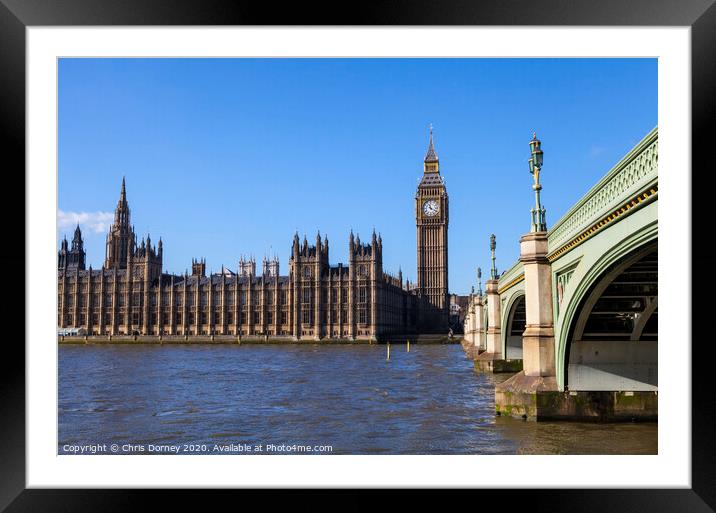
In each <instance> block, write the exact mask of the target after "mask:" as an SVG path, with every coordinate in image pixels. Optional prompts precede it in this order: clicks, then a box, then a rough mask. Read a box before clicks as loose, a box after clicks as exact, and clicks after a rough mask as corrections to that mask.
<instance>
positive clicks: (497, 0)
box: [0, 0, 716, 513]
mask: <svg viewBox="0 0 716 513" xmlns="http://www.w3.org/2000/svg"><path fill="white" fill-rule="evenodd" d="M714 1H715V0H682V1H676V0H672V1H669V0H632V1H629V2H625V1H624V0H606V1H601V2H595V1H594V0H551V1H547V0H489V1H482V2H477V1H469V0H443V1H441V2H428V1H427V0H413V1H411V0H402V1H395V2H390V3H388V2H385V3H377V2H362V3H360V4H346V5H344V6H343V8H340V6H339V3H332V4H322V3H313V4H306V3H302V2H296V3H292V4H287V5H285V6H280V7H278V6H276V5H274V4H272V3H268V2H264V3H259V2H238V1H233V2H232V1H228V0H227V1H223V0H222V1H219V0H174V1H172V2H169V1H154V2H151V1H148V0H123V1H108V0H105V1H103V2H100V1H99V0H0V75H2V78H1V80H0V127H1V130H2V141H3V143H4V144H2V146H3V147H4V150H3V159H2V163H3V167H2V169H3V173H2V176H3V185H4V187H3V189H4V192H5V194H3V197H4V199H3V203H2V204H3V206H5V207H6V208H8V204H9V202H10V200H11V197H15V198H17V200H19V201H22V198H24V195H23V194H20V193H19V191H20V190H22V191H25V183H24V169H25V112H26V111H25V55H26V54H25V51H26V48H25V29H26V27H29V26H62V25H73V26H81V25H195V26H196V25H451V26H458V25H532V26H538V25H546V26H550V25H574V26H591V25H607V26H615V25H620V26H627V25H638V26H688V27H691V45H692V46H691V50H692V62H691V72H692V162H693V165H692V170H693V171H692V174H691V178H692V187H693V190H695V191H714V190H716V188H715V187H714V182H715V181H716V180H715V179H714V173H713V172H708V171H710V170H709V168H708V164H707V159H709V153H710V150H711V147H712V146H713V139H711V134H712V133H713V131H712V130H711V131H709V130H708V128H713V125H714V123H715V121H716V4H714ZM345 7H351V8H348V9H346V8H345ZM709 160H711V161H712V162H711V167H713V160H714V159H709ZM697 170H698V171H697ZM682 172H683V173H684V174H685V176H687V174H688V170H683V171H682ZM10 179H14V181H15V183H12V184H10V183H9V181H10ZM10 187H11V188H12V189H8V188H10ZM9 190H12V191H14V192H12V194H8V191H9ZM692 197H693V201H692V205H691V214H692V223H693V227H692V230H693V232H692V233H693V236H692V240H693V241H697V240H698V234H705V233H708V232H709V230H708V229H707V223H708V220H710V219H711V218H712V217H713V215H712V212H711V211H710V209H709V207H710V203H711V202H710V201H708V200H706V198H705V197H694V196H693V194H692ZM699 200H700V201H699ZM17 208H18V209H19V206H18V207H17ZM684 208H688V206H686V205H684ZM14 211H17V210H14ZM23 212H24V209H23ZM661 215H668V212H662V213H661ZM8 225H10V226H7V227H5V229H4V232H5V243H6V246H5V248H4V249H5V250H4V251H3V252H2V255H3V257H2V262H3V264H4V269H23V271H25V272H27V269H26V264H25V251H24V249H23V248H24V246H23V244H22V243H21V242H20V241H23V240H24V237H25V226H24V223H23V224H21V223H20V222H19V221H17V222H14V223H8ZM699 228H701V229H699ZM683 249H684V259H685V260H686V259H688V258H689V256H690V257H691V264H692V269H693V270H694V271H693V272H694V274H695V272H696V270H697V269H711V268H712V267H711V266H712V265H713V264H714V263H715V261H716V256H714V253H713V252H710V251H709V249H708V245H700V244H694V245H693V247H692V248H683ZM689 249H691V251H692V253H691V255H689ZM25 272H23V273H17V272H10V273H7V276H6V277H3V281H4V282H5V285H6V286H7V287H10V288H11V289H12V290H16V291H18V293H19V291H20V290H24V285H25V283H24V279H23V278H24V275H25ZM705 274H709V275H711V273H710V272H706V273H705ZM666 279H680V280H688V281H689V283H691V279H692V277H691V276H690V275H688V273H687V272H685V271H684V270H674V274H673V275H671V276H669V277H667V278H666ZM708 279H710V280H712V278H708ZM697 289H698V288H696V287H694V288H692V289H691V290H693V293H692V294H693V295H692V298H691V301H692V320H691V321H692V331H691V334H689V333H688V329H687V326H686V324H685V331H684V334H685V336H684V340H681V341H672V342H671V343H672V344H673V346H674V349H673V350H683V347H688V342H689V337H690V336H691V337H692V339H694V340H695V339H696V336H695V335H696V334H698V333H705V334H707V333H708V331H707V330H708V327H707V325H706V321H707V320H708V319H709V318H710V316H709V314H710V313H711V312H710V302H709V301H708V300H702V301H699V298H698V297H697V296H696V294H697V293H698V292H697ZM700 293H701V294H705V293H708V292H707V291H706V292H700ZM7 297H8V294H3V299H2V301H3V305H2V306H3V313H4V314H5V315H4V316H3V320H4V322H5V323H6V325H13V326H18V325H20V322H19V321H17V319H19V318H21V317H22V318H23V319H24V318H25V316H24V314H25V312H24V310H23V312H22V313H21V312H17V313H15V312H14V310H20V309H21V308H23V309H24V302H21V301H19V300H18V298H17V296H14V297H13V299H12V300H8V299H7ZM21 305H22V306H21ZM12 307H14V309H13V308H12ZM707 309H708V310H707ZM684 321H686V320H684ZM706 337H707V338H705V339H703V340H699V342H702V343H694V344H691V355H692V409H691V411H692V453H691V461H692V473H691V478H692V487H691V488H690V489H614V490H611V489H610V490H607V489H585V490H576V489H564V490H553V489H550V490H539V489H520V490H484V489H481V490H462V491H451V492H450V493H445V494H443V496H444V497H443V498H444V500H445V501H446V502H444V503H443V504H442V505H443V508H444V507H445V506H448V504H449V503H450V502H452V501H454V500H455V499H459V500H466V501H467V505H468V507H479V504H484V506H485V507H493V506H492V505H491V503H493V501H495V500H496V501H497V502H496V503H497V504H500V505H501V506H500V509H504V508H505V507H507V508H508V509H511V508H515V509H520V510H522V511H529V512H530V513H531V512H535V511H550V512H557V511H569V512H575V511H580V512H592V511H595V512H596V511H609V512H618V511H635V512H636V511H644V512H646V511H648V512H662V511H663V512H667V511H669V512H670V511H678V512H692V513H695V512H702V511H703V512H706V511H714V508H715V507H716V472H714V468H716V465H714V461H716V443H715V442H714V441H713V440H714V439H715V438H716V437H715V436H714V434H715V430H714V427H713V426H714V419H715V417H714V413H713V409H712V408H711V406H712V405H713V404H714V399H713V393H712V391H711V390H710V386H709V385H710V383H709V376H710V371H711V367H712V361H713V360H712V359H711V358H710V356H711V355H710V353H711V351H710V345H711V343H710V340H709V338H708V336H707V335H706ZM18 338H19V337H18V336H17V335H13V336H8V335H6V336H5V337H4V347H3V352H2V357H0V386H1V387H2V388H1V393H0V441H1V443H0V468H1V470H0V508H6V510H7V511H72V512H79V511H135V510H144V509H148V507H149V503H148V499H149V495H150V494H154V493H161V495H162V497H161V500H162V504H163V507H162V508H161V509H170V508H171V505H172V503H174V504H178V505H181V506H182V507H180V508H179V509H186V508H187V507H191V505H192V503H193V501H194V500H198V501H201V502H200V504H202V505H203V507H202V509H204V508H205V507H206V506H207V503H206V502H205V501H206V499H205V498H204V497H203V496H202V497H198V498H197V497H195V496H194V492H192V491H189V490H163V491H157V492H152V491H147V490H118V489H113V490H77V489H72V490H49V489H43V490H39V489H26V486H25V470H26V467H25V428H26V426H25V350H24V346H23V345H21V344H20V342H19V340H18ZM565 471H566V472H567V471H569V470H568V469H565ZM237 493H238V494H240V497H241V498H240V499H239V497H237V496H235V494H237ZM256 493H258V492H254V491H247V490H237V491H228V490H224V491H211V494H212V497H211V499H212V503H214V504H217V502H215V501H219V500H222V499H224V498H225V499H228V500H231V501H239V500H240V501H241V502H234V504H249V503H251V500H252V499H256V498H257V497H255V495H256ZM314 493H315V492H312V491H310V490H305V491H293V492H290V495H284V496H283V497H282V499H283V500H284V501H286V502H288V503H289V504H294V505H295V504H296V503H297V501H301V502H305V503H306V504H310V505H315V504H319V503H323V504H327V505H329V507H333V508H335V507H337V506H338V505H340V506H339V507H340V509H367V508H368V507H374V506H375V505H376V504H377V501H381V502H382V499H381V498H378V497H376V496H375V495H376V492H369V493H359V491H356V490H352V491H349V492H348V494H347V496H344V497H342V498H340V499H338V498H332V497H331V496H330V495H331V494H333V493H334V492H328V493H326V492H324V493H322V496H321V497H320V498H313V497H311V496H312V495H313V494H314ZM326 495H328V496H326ZM424 495H425V491H421V490H413V491H409V492H403V493H402V497H400V500H401V501H410V502H413V501H415V502H418V501H420V502H422V501H424ZM228 496H231V497H228ZM262 498H263V497H262ZM244 501H246V502H244ZM338 501H340V502H338ZM478 501H479V502H478ZM198 504H199V503H198ZM173 509H176V508H173ZM232 509H233V508H232ZM312 509H313V508H312Z"/></svg>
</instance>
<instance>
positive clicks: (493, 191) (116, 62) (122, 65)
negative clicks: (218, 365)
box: [58, 59, 658, 294]
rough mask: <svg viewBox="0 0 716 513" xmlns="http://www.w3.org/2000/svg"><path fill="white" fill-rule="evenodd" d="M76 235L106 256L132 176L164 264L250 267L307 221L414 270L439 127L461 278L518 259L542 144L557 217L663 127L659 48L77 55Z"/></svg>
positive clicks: (136, 218)
mask: <svg viewBox="0 0 716 513" xmlns="http://www.w3.org/2000/svg"><path fill="white" fill-rule="evenodd" d="M58 100H59V113H58V123H59V126H58V133H59V182H58V183H59V185H58V187H59V191H58V194H59V197H58V209H59V212H58V247H59V241H60V240H61V238H62V236H63V235H65V234H67V236H68V238H71V235H72V231H73V227H74V224H73V223H75V222H76V220H77V219H79V220H80V226H81V227H82V229H83V235H84V239H85V246H86V250H87V261H88V264H92V266H93V267H95V268H96V267H99V266H101V265H102V261H103V259H104V241H105V236H106V229H107V222H108V219H109V221H111V218H110V216H109V213H111V212H112V211H113V210H114V208H115V205H116V202H117V198H118V196H119V189H120V184H121V180H122V176H125V177H126V181H127V196H128V199H129V205H130V208H131V211H132V222H133V224H134V225H135V228H136V231H137V235H138V237H139V238H141V237H142V236H143V235H146V234H147V233H150V234H151V236H152V240H153V241H155V242H156V241H157V240H158V239H159V236H161V237H162V239H163V241H164V267H165V268H166V269H167V270H168V271H169V272H176V273H180V272H184V270H185V269H187V268H190V267H191V259H192V257H205V258H206V261H207V270H214V271H217V270H219V269H220V268H221V266H222V264H223V265H226V266H230V267H231V268H232V269H235V268H236V264H237V261H238V259H239V257H240V256H241V255H255V257H256V258H257V260H259V261H260V259H261V258H262V257H263V256H264V254H268V253H269V252H273V253H276V254H277V255H278V256H279V258H280V260H281V270H282V273H285V272H286V271H287V268H288V265H287V264H288V257H289V252H290V245H291V239H292V236H293V233H294V232H295V231H296V230H298V232H299V234H300V236H301V237H303V235H304V233H305V234H306V235H307V236H308V239H309V241H313V240H315V234H316V231H317V230H320V231H321V234H327V235H328V238H329V241H330V260H331V262H332V263H333V264H336V263H338V262H346V261H347V254H348V251H347V246H348V234H349V231H350V229H351V228H352V229H353V231H354V232H356V233H358V234H360V235H361V238H362V239H364V240H368V239H369V237H370V233H371V231H372V229H373V227H375V229H376V230H377V231H379V232H381V233H382V236H383V267H384V269H385V270H387V271H390V272H394V273H397V271H398V268H399V267H402V270H403V275H404V277H406V278H409V279H411V280H414V279H415V275H416V273H415V265H416V263H415V259H416V253H415V219H414V202H415V199H414V198H415V190H416V187H417V182H418V180H419V178H420V176H421V173H422V161H423V157H424V155H425V150H426V148H427V142H428V126H429V124H430V123H432V124H433V126H434V137H435V145H436V149H437V152H438V155H439V157H440V166H441V172H442V174H443V176H444V178H445V180H446V183H447V190H448V194H449V196H450V228H449V279H450V290H451V292H456V293H460V294H464V293H468V292H469V291H470V287H471V285H474V284H475V281H476V278H475V268H476V267H477V266H478V265H480V266H482V268H483V271H484V272H483V279H484V277H485V276H486V275H487V274H488V273H487V272H485V271H486V270H487V269H488V268H489V265H490V252H489V236H490V234H491V233H495V235H496V237H497V267H498V271H503V270H505V269H507V268H508V267H510V266H511V265H512V264H513V263H514V262H515V260H516V259H517V258H518V256H519V244H518V241H519V237H520V236H521V235H522V234H524V233H526V232H527V231H529V226H530V212H529V210H530V208H531V206H532V204H533V201H534V200H533V192H532V190H531V183H532V177H531V176H530V174H529V170H528V167H527V158H528V157H529V145H528V142H529V140H530V138H531V136H532V132H533V131H537V135H538V137H539V138H540V139H541V140H542V147H543V150H544V152H545V157H544V167H543V171H542V176H541V178H542V180H541V181H542V183H543V187H544V189H543V191H542V200H543V203H544V205H545V206H546V208H547V223H548V226H551V225H552V224H553V223H554V222H555V221H557V220H558V219H559V217H561V216H562V214H564V213H565V212H566V211H567V210H568V209H569V207H570V206H571V205H572V204H573V203H574V202H575V201H576V200H577V199H579V197H581V196H582V194H584V193H585V192H586V191H587V190H588V189H589V188H590V187H591V186H592V185H593V184H594V183H595V182H596V181H597V180H599V178H600V177H601V176H603V175H604V174H605V173H606V172H607V171H608V170H609V169H610V168H611V167H612V166H613V165H614V164H615V163H616V162H617V161H618V160H619V159H620V158H621V157H622V156H623V155H624V154H625V153H627V152H628V151H629V149H630V148H631V147H632V146H633V145H635V144H636V143H637V142H638V141H639V140H640V139H641V138H642V137H643V136H644V135H646V133H647V132H648V131H649V130H651V129H652V128H653V127H655V126H656V125H657V120H658V117H657V61H656V59H61V60H60V62H59V97H58Z"/></svg>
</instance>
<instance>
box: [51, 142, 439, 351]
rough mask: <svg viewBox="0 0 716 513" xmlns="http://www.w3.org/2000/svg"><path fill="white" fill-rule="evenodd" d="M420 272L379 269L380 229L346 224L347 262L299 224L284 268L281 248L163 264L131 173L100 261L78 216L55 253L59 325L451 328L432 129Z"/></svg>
mask: <svg viewBox="0 0 716 513" xmlns="http://www.w3.org/2000/svg"><path fill="white" fill-rule="evenodd" d="M415 205H416V208H415V216H416V226H417V277H418V279H417V284H411V283H409V282H405V283H404V282H403V277H402V273H399V274H398V276H397V277H396V276H392V275H390V274H388V273H386V272H384V271H383V241H382V239H381V237H380V236H376V234H375V231H374V232H373V234H372V237H371V240H370V242H368V243H363V242H361V240H360V238H359V237H354V235H353V233H352V232H351V234H350V236H349V241H348V248H349V253H348V255H349V257H348V259H349V262H348V265H343V264H340V263H339V264H338V265H336V266H331V265H330V263H329V259H328V238H327V237H323V238H321V236H320V234H318V235H317V236H316V241H315V244H309V243H308V241H307V239H306V238H305V237H304V239H303V241H302V242H301V241H300V240H299V237H298V234H296V235H294V238H293V244H292V246H291V256H290V258H289V263H288V267H289V269H288V275H287V276H281V275H280V273H279V262H278V259H277V258H272V259H270V260H267V259H264V260H263V262H262V264H263V265H262V269H261V272H260V273H257V272H256V262H255V261H254V260H253V259H252V260H244V259H243V258H242V259H241V260H240V262H239V265H238V268H237V270H236V271H235V272H234V271H229V270H227V269H222V272H220V273H215V274H211V275H210V276H206V263H205V261H204V260H193V261H192V272H191V275H189V274H188V273H185V274H183V275H181V274H180V275H175V274H167V273H164V272H162V258H163V251H164V249H163V243H162V240H161V239H160V240H159V242H158V243H157V245H156V246H153V245H152V242H151V239H150V237H149V236H147V238H146V240H145V239H142V241H141V243H139V244H138V243H137V240H136V236H135V233H134V229H133V227H132V225H131V223H130V211H129V205H128V203H127V196H126V190H125V183H124V179H122V189H121V193H120V197H119V202H118V203H117V208H116V210H115V213H114V222H113V224H112V226H111V227H110V230H109V233H108V235H107V243H106V254H105V261H104V265H103V266H102V268H101V269H96V270H95V269H92V268H91V267H90V268H89V269H85V251H84V248H83V242H82V233H81V231H80V227H79V225H78V226H77V229H76V230H75V234H74V238H73V240H72V246H71V248H70V247H69V246H68V242H67V239H64V240H63V241H62V243H61V248H60V251H59V254H58V279H57V286H58V319H57V321H58V327H59V328H60V329H64V328H79V329H82V330H83V331H84V332H85V333H86V334H88V335H101V336H109V335H140V336H159V335H167V336H171V335H178V336H184V337H189V336H197V335H231V336H235V337H242V336H244V337H265V338H278V339H281V338H291V339H294V340H298V339H309V340H321V339H347V340H356V339H367V340H383V339H385V337H386V336H389V335H390V336H396V335H404V334H415V333H440V334H446V333H447V331H448V314H449V306H450V305H449V299H448V266H447V242H448V241H447V230H448V196H447V192H446V189H445V184H444V182H443V179H442V177H441V175H440V170H439V160H438V157H437V154H436V152H435V148H434V145H433V136H432V130H431V132H430V142H429V146H428V151H427V154H426V155H425V159H424V169H423V176H422V179H421V181H420V184H419V185H418V190H417V193H416V196H415Z"/></svg>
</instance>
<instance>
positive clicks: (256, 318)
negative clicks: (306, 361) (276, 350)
mask: <svg viewBox="0 0 716 513" xmlns="http://www.w3.org/2000/svg"><path fill="white" fill-rule="evenodd" d="M249 313H251V314H252V317H253V319H252V323H253V324H261V313H260V312H239V324H247V318H248V314H249ZM337 313H338V312H337V311H336V310H332V311H331V319H332V321H333V323H341V322H342V323H347V322H348V310H343V311H342V312H341V317H340V318H338V316H337ZM90 315H91V320H92V322H91V324H93V325H98V324H99V314H98V313H92V314H90ZM159 315H160V317H161V324H162V325H167V324H170V322H169V320H170V314H169V313H168V312H162V313H161V314H159ZM326 315H327V312H326V311H325V310H322V311H321V324H326V323H327V319H326ZM130 317H131V323H132V324H141V323H142V315H141V313H140V312H133V313H131V314H130ZM213 317H214V318H213V319H212V320H213V322H212V320H209V312H199V316H198V318H199V323H200V324H215V323H216V322H217V321H218V320H219V319H220V318H221V316H220V314H218V313H215V314H214V316H213ZM196 319H197V316H196V315H195V312H188V313H187V316H186V321H187V324H195V323H196ZM313 319H314V316H313V311H312V310H303V312H302V319H301V320H302V322H303V324H307V325H310V324H313ZM86 321H87V316H86V315H85V314H84V313H80V314H79V315H78V318H77V325H78V326H84V325H85V323H86ZM109 321H110V319H107V318H105V324H109ZM125 321H126V317H125V314H124V313H122V312H119V313H117V317H116V319H115V324H124V323H125ZM58 322H59V323H60V324H61V323H62V316H60V317H59V318H58ZM367 322H368V313H367V310H366V309H365V308H359V309H358V323H359V324H366V323H367ZM226 323H227V324H234V312H226ZM273 323H274V313H273V312H270V311H269V312H266V324H273ZM279 323H280V324H287V323H288V312H286V311H282V312H279ZM149 324H151V325H156V324H157V314H156V313H155V312H152V313H150V317H149ZM174 324H176V325H181V324H182V312H175V313H174ZM64 325H65V326H70V325H72V315H70V314H65V316H64Z"/></svg>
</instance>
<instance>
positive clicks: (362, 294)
mask: <svg viewBox="0 0 716 513" xmlns="http://www.w3.org/2000/svg"><path fill="white" fill-rule="evenodd" d="M302 292H303V294H302V302H303V303H310V302H311V299H312V297H313V291H312V290H311V289H310V288H304V289H303V291H302ZM183 296H184V294H183V293H175V294H174V304H175V306H183ZM74 297H75V296H74V295H72V294H70V295H68V296H66V297H65V303H64V304H65V307H67V308H72V307H74V302H75V301H74ZM86 297H87V296H83V295H80V296H78V297H77V305H78V306H86V305H85V303H86V299H85V298H86ZM113 297H114V294H112V293H106V294H105V296H104V304H105V305H106V306H112V301H113ZM213 299H214V301H213V304H215V305H220V304H221V299H222V298H221V293H215V294H214V298H213ZM327 299H328V291H327V290H326V289H323V290H321V301H322V302H323V303H326V302H327ZM367 299H368V290H367V288H366V287H359V288H358V302H359V303H365V302H366V301H367ZM170 300H171V296H169V295H167V294H163V295H162V299H161V302H162V305H163V306H169V303H170ZM208 300H209V294H208V292H204V293H201V294H200V295H199V304H200V305H201V306H206V305H207V304H208ZM279 300H280V304H281V305H286V304H287V302H288V294H287V292H286V291H285V290H282V291H280V293H279ZM57 301H58V304H61V302H62V294H60V295H58V297H57ZM125 302H126V295H125V294H122V293H118V294H117V304H118V305H119V306H124V305H125ZM273 302H274V295H273V292H271V291H267V292H266V293H265V298H264V304H273ZM331 302H332V303H337V302H338V290H337V289H331ZM341 302H343V303H347V302H348V291H347V290H346V289H341ZM142 303H143V294H142V293H141V291H136V292H134V293H133V294H132V304H133V305H141V304H142ZM252 303H253V304H254V305H260V304H261V296H260V294H255V295H254V296H253V298H252ZM156 304H157V294H154V293H153V294H150V295H149V305H150V306H156ZM194 304H195V294H191V293H189V294H187V306H194ZM224 304H225V305H226V306H233V305H234V295H233V294H226V295H225V298H224ZM239 304H241V305H245V304H246V291H241V292H240V294H239ZM90 306H99V296H98V295H94V294H93V295H90Z"/></svg>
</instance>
